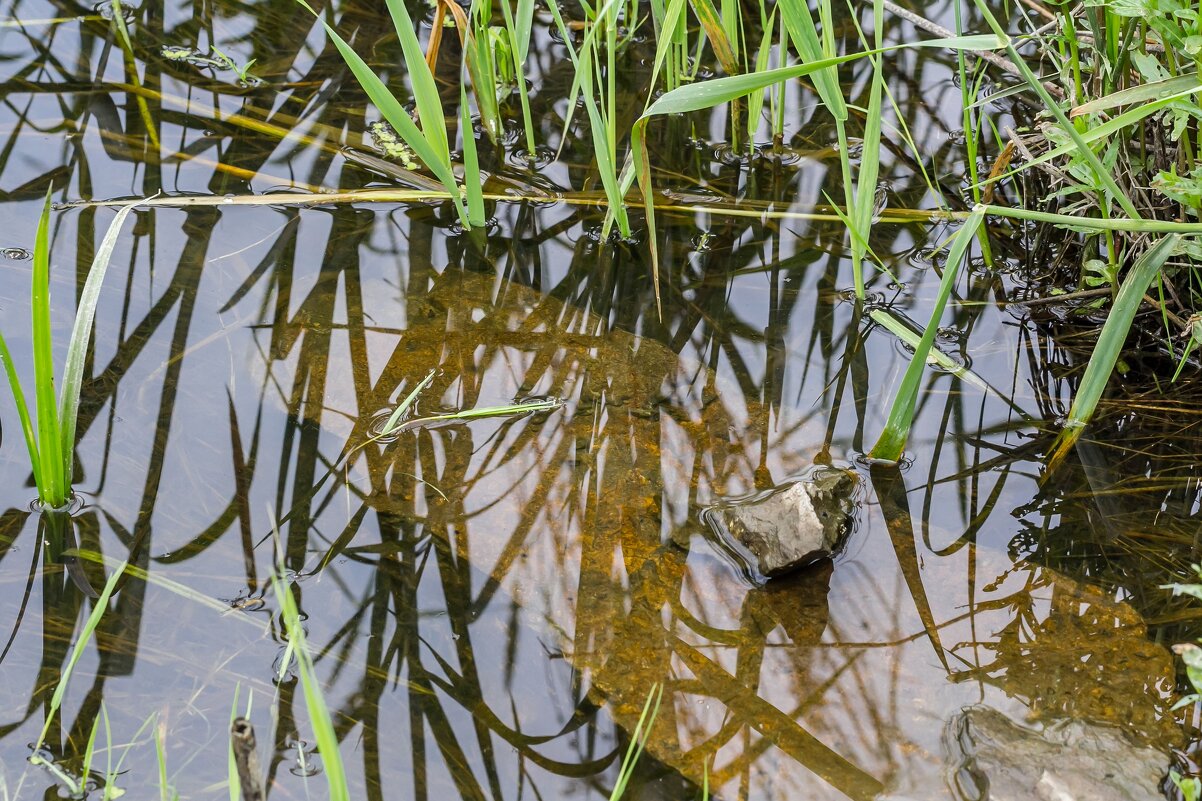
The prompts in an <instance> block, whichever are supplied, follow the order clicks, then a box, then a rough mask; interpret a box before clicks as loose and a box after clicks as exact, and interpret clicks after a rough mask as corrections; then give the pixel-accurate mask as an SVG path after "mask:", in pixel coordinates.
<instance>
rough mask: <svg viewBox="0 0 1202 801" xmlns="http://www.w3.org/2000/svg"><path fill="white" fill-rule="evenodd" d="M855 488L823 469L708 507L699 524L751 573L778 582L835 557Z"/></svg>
mask: <svg viewBox="0 0 1202 801" xmlns="http://www.w3.org/2000/svg"><path fill="white" fill-rule="evenodd" d="M855 484H856V478H855V474H854V473H852V472H850V471H847V470H839V469H834V468H828V469H824V470H821V471H819V472H816V473H814V474H813V475H812V476H810V477H808V478H806V479H803V480H801V481H796V482H794V483H792V484H788V485H786V486H784V487H783V488H779V489H776V490H773V491H771V492H769V493H766V494H760V495H755V496H752V497H750V498H748V499H745V500H740V501H733V502H729V503H723V504H720V505H717V506H714V507H712V508H710V509H709V510H708V511H707V514H706V515H705V518H706V521H707V522H708V523H709V524H710V527H711V528H712V529H714V531H715V532H716V533H717V534H718V536H719V537H720V538H722V539H723V542H724V544H726V545H727V546H728V547H729V548H730V550H732V551H733V552H735V553H736V555H738V556H739V557H741V559H742V561H745V562H746V563H747V567H748V568H749V569H751V570H752V571H753V572H754V573H758V574H760V575H762V576H779V575H781V574H783V573H788V572H790V571H792V570H796V569H798V568H801V567H804V566H806V565H808V564H812V563H814V562H817V561H818V560H820V559H826V558H828V557H830V556H833V555H834V554H835V552H836V551H837V550H838V548H839V546H840V545H841V544H842V540H843V537H844V535H845V534H846V533H847V530H848V528H849V525H848V524H849V522H850V520H851V515H852V511H853V509H854V506H855V503H854V500H853V492H854V490H855Z"/></svg>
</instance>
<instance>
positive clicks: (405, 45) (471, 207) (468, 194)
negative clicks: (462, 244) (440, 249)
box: [296, 0, 491, 228]
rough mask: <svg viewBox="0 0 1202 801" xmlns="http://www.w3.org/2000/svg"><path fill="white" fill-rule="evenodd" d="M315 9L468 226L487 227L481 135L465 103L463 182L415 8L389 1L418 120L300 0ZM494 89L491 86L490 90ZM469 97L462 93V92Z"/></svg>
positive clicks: (355, 72) (349, 63)
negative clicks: (477, 136) (411, 14)
mask: <svg viewBox="0 0 1202 801" xmlns="http://www.w3.org/2000/svg"><path fill="white" fill-rule="evenodd" d="M296 1H297V2H298V3H300V5H302V6H304V7H305V8H306V9H308V10H309V12H310V13H312V14H313V15H314V16H315V17H317V19H318V21H319V22H321V25H322V27H324V28H325V31H326V35H327V36H329V37H330V41H332V42H333V43H334V46H335V47H336V48H337V49H338V52H339V53H340V54H341V55H342V57H343V59H344V60H345V61H346V64H347V66H348V67H349V68H350V70H351V73H352V74H353V75H354V77H355V80H356V81H357V82H358V83H359V85H360V86H361V87H362V89H363V91H364V92H365V93H366V94H367V96H368V97H369V98H370V99H371V101H372V103H373V104H375V106H376V108H377V109H378V110H379V112H380V114H381V115H383V117H384V119H385V120H387V121H388V123H389V124H390V125H391V126H392V127H393V128H394V129H395V130H396V132H397V135H398V136H400V137H401V139H402V140H404V142H405V144H407V145H408V146H409V147H410V148H411V149H412V150H413V152H414V153H415V154H416V155H417V157H418V159H420V160H421V162H422V163H423V164H425V165H426V167H427V168H428V169H429V170H430V171H431V172H433V173H434V175H435V177H437V178H438V180H439V181H440V182H442V185H443V187H445V188H446V191H447V193H448V194H449V197H450V200H451V203H452V204H453V205H454V207H455V211H456V213H457V214H458V216H459V220H460V222H461V223H462V224H463V226H464V227H466V228H470V227H472V226H481V225H483V224H484V188H483V181H482V180H481V177H480V169H479V162H478V160H477V159H476V154H475V147H476V142H475V136H474V134H473V131H472V126H471V125H470V124H467V125H464V124H463V123H464V122H465V121H470V118H469V117H468V111H467V107H466V104H465V103H461V104H460V113H459V115H457V116H458V117H459V118H460V136H461V137H462V139H463V148H464V168H465V169H464V176H463V183H462V184H460V182H459V179H458V178H457V177H456V175H455V166H454V164H452V162H451V151H450V146H449V144H448V142H447V127H446V117H447V114H446V110H445V109H444V108H443V105H442V99H441V97H440V96H439V93H438V87H437V86H436V85H435V83H434V73H433V72H432V71H431V68H430V65H429V64H428V63H427V61H426V57H425V54H424V53H422V49H421V43H420V42H419V41H418V39H417V30H416V27H415V26H414V24H413V20H412V19H411V18H410V17H409V11H408V10H407V9H406V8H405V4H404V2H403V1H402V0H387V4H388V11H389V14H390V15H391V16H392V21H393V25H394V27H395V28H396V34H397V37H398V38H399V39H400V43H401V50H402V52H403V54H404V60H405V71H406V74H407V75H408V76H409V80H410V82H411V84H412V89H413V99H414V104H415V110H416V116H417V120H418V121H417V123H414V121H413V119H412V118H411V117H410V116H409V113H408V112H407V111H405V109H404V107H403V106H402V105H401V102H400V100H398V99H397V97H396V96H395V95H394V94H393V93H392V91H391V90H390V89H389V88H388V86H387V85H386V84H385V83H384V81H382V80H381V79H380V77H379V76H378V75H376V73H375V71H374V70H373V69H372V68H371V67H370V66H369V65H368V64H367V62H366V61H364V60H363V59H362V57H360V56H359V54H358V53H356V52H355V50H354V48H352V47H351V46H350V45H349V44H348V43H347V42H346V40H345V39H343V38H342V36H340V35H339V34H338V31H336V30H335V29H334V27H333V26H332V25H330V24H329V23H328V22H326V21H325V19H324V18H323V17H321V16H320V15H318V14H317V12H316V11H314V10H313V8H312V7H311V6H310V5H309V4H308V3H306V2H305V0H296ZM490 91H491V89H490ZM463 96H465V95H464V94H463V93H461V97H463Z"/></svg>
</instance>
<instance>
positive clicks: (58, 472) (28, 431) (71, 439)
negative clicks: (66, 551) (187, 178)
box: [0, 194, 137, 509]
mask: <svg viewBox="0 0 1202 801" xmlns="http://www.w3.org/2000/svg"><path fill="white" fill-rule="evenodd" d="M135 205H137V204H136V203H131V204H128V205H125V206H122V207H121V208H120V209H119V210H118V212H117V214H116V216H115V217H114V218H113V222H112V223H111V224H110V225H109V229H108V232H107V233H105V235H104V238H103V239H102V240H101V242H100V246H99V247H98V248H97V250H96V255H95V258H93V260H92V266H91V268H90V269H89V270H88V276H87V280H86V281H85V282H84V287H83V291H82V292H81V293H80V297H79V307H78V308H77V310H76V313H75V324H74V327H73V328H72V330H71V339H70V341H69V343H68V347H67V358H66V362H65V364H64V366H63V375H62V388H61V391H60V392H59V393H58V395H57V397H56V394H55V374H54V373H55V370H54V337H53V330H52V327H51V319H50V196H49V194H47V196H46V200H45V202H44V203H43V205H42V213H41V216H40V217H39V219H38V227H37V233H36V235H35V237H34V248H33V282H32V290H31V293H30V294H31V298H30V306H31V310H32V316H33V395H34V408H33V412H32V413H31V411H30V407H29V404H28V403H27V402H26V396H25V391H24V389H23V386H22V383H21V377H20V376H19V375H18V374H17V369H16V365H15V364H14V362H13V358H12V354H11V352H10V351H9V348H8V343H7V342H6V341H5V339H4V336H3V333H0V361H2V362H3V363H4V372H5V376H6V377H7V379H8V386H9V389H10V390H11V391H12V395H13V401H14V402H15V404H16V407H17V415H18V417H19V418H20V421H21V432H22V434H23V435H24V437H25V447H26V449H27V451H28V452H29V463H30V467H31V468H32V469H33V478H34V482H35V483H36V484H37V488H38V498H39V500H40V501H41V503H42V505H43V506H44V507H46V508H50V509H58V508H62V507H65V506H66V505H67V503H68V502H69V501H70V499H71V481H72V475H73V473H74V470H75V428H76V421H77V418H78V415H79V392H80V386H81V384H82V382H83V367H84V359H85V358H86V357H87V353H88V344H89V342H90V341H91V337H92V322H93V321H94V320H95V318H96V305H97V303H98V302H99V299H100V287H101V284H102V283H103V282H104V275H105V273H106V272H107V270H108V266H109V261H110V260H111V258H112V255H113V248H114V247H115V246H116V244H117V237H118V235H119V234H120V233H121V226H122V224H123V223H124V222H125V218H126V217H127V216H129V213H130V212H131V211H132V210H133V208H134V206H135Z"/></svg>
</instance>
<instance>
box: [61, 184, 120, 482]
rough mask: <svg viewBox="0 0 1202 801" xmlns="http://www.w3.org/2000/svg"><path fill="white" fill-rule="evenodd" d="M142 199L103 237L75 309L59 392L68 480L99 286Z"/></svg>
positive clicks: (73, 454) (63, 450) (118, 217)
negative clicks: (128, 219) (73, 324)
mask: <svg viewBox="0 0 1202 801" xmlns="http://www.w3.org/2000/svg"><path fill="white" fill-rule="evenodd" d="M138 202H139V201H134V202H132V203H128V204H126V205H124V206H122V207H121V208H120V209H119V210H118V211H117V215H116V216H115V217H114V218H113V221H112V223H110V224H109V228H108V231H106V232H105V234H104V238H103V239H101V240H100V246H99V247H98V248H97V249H96V255H95V256H94V257H93V258H92V266H91V267H90V268H88V277H87V279H86V280H85V281H84V285H83V291H82V292H81V293H80V296H79V308H78V309H76V310H75V326H74V327H73V328H72V329H71V340H70V342H69V343H68V345H67V362H66V366H65V367H64V368H63V386H62V389H61V390H60V392H59V406H58V420H59V425H60V427H61V432H60V436H61V439H60V442H61V448H62V458H63V473H62V474H63V478H64V479H65V480H66V481H67V482H68V484H69V483H70V481H71V476H72V474H73V473H74V471H75V424H76V421H77V418H78V417H79V390H80V386H81V385H82V383H83V366H84V360H85V359H87V356H88V343H89V342H90V341H91V339H92V323H93V322H94V321H95V319H96V305H97V303H98V302H99V300H100V287H101V285H102V284H103V283H104V276H105V273H107V272H108V268H109V262H110V261H111V260H112V258H113V248H114V247H116V245H117V238H118V237H119V236H120V235H121V227H122V225H124V224H125V218H126V217H128V216H129V214H130V212H131V211H133V210H134V207H135V206H137V205H138Z"/></svg>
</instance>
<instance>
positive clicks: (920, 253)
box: [909, 247, 947, 268]
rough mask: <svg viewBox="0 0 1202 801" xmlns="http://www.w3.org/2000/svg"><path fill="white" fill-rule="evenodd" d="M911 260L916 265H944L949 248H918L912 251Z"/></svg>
mask: <svg viewBox="0 0 1202 801" xmlns="http://www.w3.org/2000/svg"><path fill="white" fill-rule="evenodd" d="M909 261H910V263H911V264H913V265H914V266H915V267H920V268H922V267H942V266H943V265H944V263H945V262H946V261H947V250H945V249H943V248H932V247H925V248H918V249H916V250H914V251H912V252H911V253H910V258H909Z"/></svg>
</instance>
